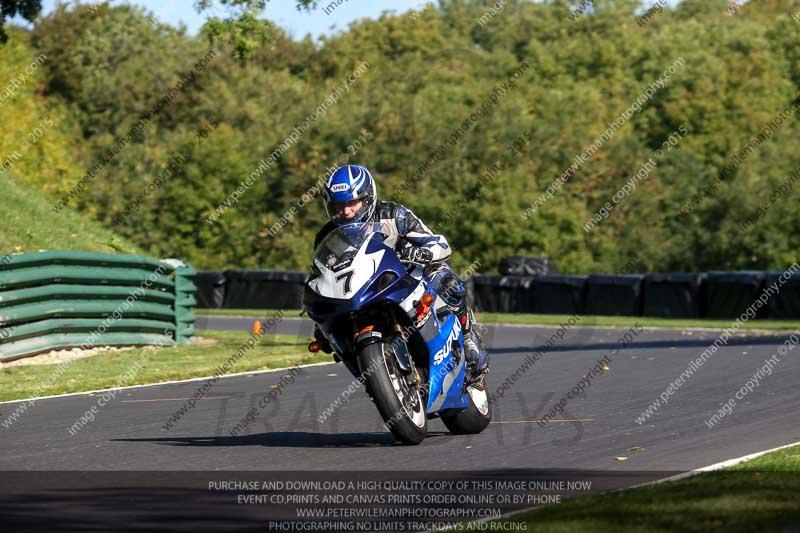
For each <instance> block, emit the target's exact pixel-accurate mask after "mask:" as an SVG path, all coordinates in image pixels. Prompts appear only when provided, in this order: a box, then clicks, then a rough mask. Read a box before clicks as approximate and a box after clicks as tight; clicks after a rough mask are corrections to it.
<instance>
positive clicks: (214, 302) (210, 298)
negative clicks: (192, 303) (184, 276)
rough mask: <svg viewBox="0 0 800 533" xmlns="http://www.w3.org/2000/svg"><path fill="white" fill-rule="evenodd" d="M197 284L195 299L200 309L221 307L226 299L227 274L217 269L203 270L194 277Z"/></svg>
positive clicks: (193, 279)
mask: <svg viewBox="0 0 800 533" xmlns="http://www.w3.org/2000/svg"><path fill="white" fill-rule="evenodd" d="M192 281H194V284H195V285H197V292H196V293H195V299H196V300H197V307H198V308H200V309H219V308H220V307H222V304H223V302H224V301H225V274H223V273H222V272H218V271H216V270H201V271H198V272H197V274H195V275H194V277H192Z"/></svg>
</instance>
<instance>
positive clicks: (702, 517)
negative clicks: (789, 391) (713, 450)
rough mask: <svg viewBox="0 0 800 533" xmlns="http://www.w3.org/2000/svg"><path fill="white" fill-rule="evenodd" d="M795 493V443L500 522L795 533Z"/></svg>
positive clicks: (570, 531) (798, 507)
mask: <svg viewBox="0 0 800 533" xmlns="http://www.w3.org/2000/svg"><path fill="white" fill-rule="evenodd" d="M798 495H800V446H793V447H791V448H785V449H783V450H778V451H775V452H772V453H768V454H765V455H762V456H761V457H758V458H756V459H753V460H752V461H748V462H746V463H742V464H739V465H736V466H733V467H729V468H725V469H722V470H719V471H715V472H708V473H704V474H697V475H695V476H692V477H689V478H686V479H682V480H679V481H672V482H668V483H661V484H658V485H653V486H648V487H641V488H637V489H629V490H625V491H621V492H613V493H608V494H599V495H595V496H580V497H576V498H570V499H568V500H566V501H564V502H563V503H560V504H555V505H547V506H544V507H541V508H539V509H535V510H532V511H527V512H525V513H522V514H519V515H516V516H514V517H512V518H510V519H507V520H501V521H499V522H505V523H509V524H515V525H521V524H526V525H527V529H524V530H525V531H528V532H531V531H534V532H537V531H546V532H548V533H577V532H584V531H592V532H600V533H603V532H608V533H639V532H653V531H657V532H658V531H664V532H666V531H698V532H700V531H703V532H705V531H725V532H740V531H741V532H750V531H796V530H797V529H796V527H797V524H800V496H798ZM498 526H499V524H498ZM523 527H524V526H523ZM497 530H498V531H499V530H502V527H498V528H497ZM508 530H509V531H511V529H508ZM517 530H518V531H519V530H523V529H521V528H520V529H517Z"/></svg>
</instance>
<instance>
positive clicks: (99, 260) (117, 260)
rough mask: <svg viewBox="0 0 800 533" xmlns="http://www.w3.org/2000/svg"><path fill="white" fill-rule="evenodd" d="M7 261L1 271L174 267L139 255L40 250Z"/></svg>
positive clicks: (0, 267) (169, 269)
mask: <svg viewBox="0 0 800 533" xmlns="http://www.w3.org/2000/svg"><path fill="white" fill-rule="evenodd" d="M8 257H9V259H8V260H7V261H5V262H4V263H3V264H2V265H0V271H2V270H15V269H18V268H26V267H28V266H39V265H56V264H65V265H85V266H102V267H110V268H119V267H132V268H142V269H144V270H149V271H155V270H157V269H159V268H162V269H164V270H165V272H166V273H171V272H172V271H173V270H174V267H171V266H170V265H169V264H167V263H164V262H162V261H158V260H157V259H151V258H149V257H143V256H140V255H122V254H102V253H95V252H76V251H72V250H42V251H40V252H30V253H24V254H11V255H9V256H8Z"/></svg>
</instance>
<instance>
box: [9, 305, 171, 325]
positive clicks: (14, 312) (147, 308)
mask: <svg viewBox="0 0 800 533" xmlns="http://www.w3.org/2000/svg"><path fill="white" fill-rule="evenodd" d="M114 313H117V315H115V316H114V318H115V319H117V320H118V319H119V318H121V317H127V318H133V317H136V318H155V319H164V320H173V319H174V316H175V312H174V311H173V309H172V308H171V307H170V306H168V305H162V304H156V303H151V302H138V301H134V302H133V303H131V304H128V303H127V302H125V301H124V300H123V301H122V302H120V301H118V300H88V301H82V300H52V301H49V302H36V303H32V304H23V305H18V306H13V307H6V308H0V327H7V326H10V325H14V324H21V323H25V322H33V321H35V320H46V319H48V318H80V317H88V318H106V317H112V315H114Z"/></svg>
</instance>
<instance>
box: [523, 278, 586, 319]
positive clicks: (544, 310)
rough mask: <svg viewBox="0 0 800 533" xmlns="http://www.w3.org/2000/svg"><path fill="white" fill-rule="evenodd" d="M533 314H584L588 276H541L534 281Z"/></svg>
mask: <svg viewBox="0 0 800 533" xmlns="http://www.w3.org/2000/svg"><path fill="white" fill-rule="evenodd" d="M533 286H534V289H533V290H534V294H535V298H534V300H533V312H534V313H541V314H554V315H574V314H583V301H584V290H585V288H586V276H541V277H538V278H535V280H534V284H533Z"/></svg>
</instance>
